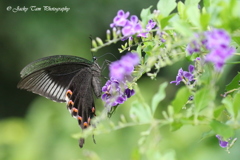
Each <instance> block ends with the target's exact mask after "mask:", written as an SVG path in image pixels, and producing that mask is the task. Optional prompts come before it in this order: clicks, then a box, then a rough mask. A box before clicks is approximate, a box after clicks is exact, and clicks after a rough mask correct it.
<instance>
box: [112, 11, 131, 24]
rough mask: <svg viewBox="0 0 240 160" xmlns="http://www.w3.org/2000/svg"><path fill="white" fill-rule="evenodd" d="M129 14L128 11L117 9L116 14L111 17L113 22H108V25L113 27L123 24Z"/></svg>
mask: <svg viewBox="0 0 240 160" xmlns="http://www.w3.org/2000/svg"><path fill="white" fill-rule="evenodd" d="M129 14H130V13H129V12H126V13H125V12H124V11H123V10H119V11H118V13H117V16H116V17H114V19H113V23H112V24H110V27H111V28H113V27H115V26H122V27H123V26H125V24H126V23H127V22H128V19H127V18H128V16H129Z"/></svg>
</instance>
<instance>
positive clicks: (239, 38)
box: [232, 29, 240, 45]
mask: <svg viewBox="0 0 240 160" xmlns="http://www.w3.org/2000/svg"><path fill="white" fill-rule="evenodd" d="M232 40H233V41H234V42H236V43H237V44H238V45H240V30H239V29H238V30H236V31H234V33H233V34H232Z"/></svg>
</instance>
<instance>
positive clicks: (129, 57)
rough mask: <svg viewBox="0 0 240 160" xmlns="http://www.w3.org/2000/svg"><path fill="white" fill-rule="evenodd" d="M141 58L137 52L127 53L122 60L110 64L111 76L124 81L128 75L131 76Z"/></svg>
mask: <svg viewBox="0 0 240 160" xmlns="http://www.w3.org/2000/svg"><path fill="white" fill-rule="evenodd" d="M139 61H140V59H139V56H138V54H136V53H131V52H129V53H127V54H126V55H125V56H123V57H122V58H121V59H120V60H118V61H115V62H113V63H111V64H110V67H109V70H110V74H109V77H113V78H114V79H117V80H119V81H123V80H124V79H125V78H126V77H128V76H130V75H131V74H132V72H133V70H134V66H136V65H137V64H138V63H139Z"/></svg>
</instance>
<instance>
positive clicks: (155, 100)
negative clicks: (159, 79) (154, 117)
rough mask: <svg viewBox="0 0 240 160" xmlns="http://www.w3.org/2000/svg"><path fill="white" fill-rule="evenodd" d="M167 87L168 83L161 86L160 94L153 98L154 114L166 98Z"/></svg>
mask: <svg viewBox="0 0 240 160" xmlns="http://www.w3.org/2000/svg"><path fill="white" fill-rule="evenodd" d="M166 87H167V82H165V83H163V84H161V85H160V86H159V89H158V92H157V93H156V94H155V95H154V96H153V99H152V114H154V112H155V111H156V109H157V106H158V104H159V103H160V102H161V101H162V100H163V99H164V98H165V97H166V93H165V88H166Z"/></svg>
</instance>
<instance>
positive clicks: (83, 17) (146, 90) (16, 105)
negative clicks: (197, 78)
mask: <svg viewBox="0 0 240 160" xmlns="http://www.w3.org/2000/svg"><path fill="white" fill-rule="evenodd" d="M157 2H158V0H148V1H146V0H122V1H119V0H92V1H87V0H70V1H63V0H58V1H57V0H48V1H46V0H43V1H30V0H22V1H7V0H1V1H0V15H1V16H0V17H1V22H0V23H1V24H0V46H1V47H0V48H1V58H0V77H1V81H0V82H1V83H0V160H33V159H34V160H86V159H101V160H112V159H115V160H127V159H147V156H144V155H140V153H139V151H138V143H137V141H138V139H139V138H140V137H141V136H140V132H141V131H144V129H146V128H147V127H146V126H140V127H139V126H138V127H129V128H126V129H122V130H118V131H115V132H111V133H109V134H102V135H98V136H95V139H96V141H97V144H94V143H93V142H92V138H91V137H90V138H88V139H86V143H85V146H84V148H83V149H79V147H78V140H77V139H74V138H73V137H72V135H73V134H76V133H78V132H80V131H81V129H80V128H79V126H78V124H77V121H76V120H75V119H73V118H71V116H70V115H69V113H68V111H67V109H66V105H65V104H59V103H55V102H52V101H50V100H48V99H46V98H43V97H40V96H38V95H34V94H32V93H29V92H27V91H24V90H18V89H17V88H16V86H17V83H18V81H19V80H20V74H19V73H20V71H21V69H22V68H23V67H24V66H25V65H27V64H28V63H30V62H32V61H34V60H36V59H38V58H42V57H45V56H51V55H59V54H65V55H67V54H68V55H76V56H80V57H84V58H86V59H91V58H92V55H91V52H90V47H91V43H90V39H89V37H90V36H92V37H101V38H102V39H105V32H106V30H107V29H109V24H110V23H112V19H113V17H114V16H115V15H116V13H117V11H118V10H119V9H123V10H124V11H130V13H131V14H135V15H138V16H139V14H140V11H141V10H142V9H143V8H147V7H149V6H151V5H153V6H156V4H157ZM8 6H10V7H12V8H17V7H18V6H19V7H24V6H25V7H26V8H29V9H30V6H36V7H40V8H42V11H30V10H28V11H27V12H22V11H19V12H16V13H14V12H13V11H12V10H10V11H7V7H8ZM43 6H51V7H65V6H66V7H68V8H70V10H69V11H68V12H67V13H66V12H63V13H62V12H58V13H55V12H51V11H43ZM117 46H118V44H116V45H113V46H109V47H106V48H105V49H102V50H100V51H99V52H97V53H94V54H95V56H101V55H103V54H105V53H113V54H114V53H117ZM115 55H116V56H117V57H120V55H118V54H115ZM104 59H108V60H114V59H113V57H112V56H105V57H104V58H102V59H100V61H99V64H100V65H101V64H102V61H103V60H104ZM183 64H184V62H179V63H177V64H176V65H175V66H172V67H167V68H164V69H162V71H161V72H160V75H159V77H158V78H157V80H155V81H151V80H150V79H149V78H147V77H143V78H142V79H141V80H140V81H139V87H140V89H141V91H142V94H143V95H144V97H145V98H146V101H147V102H150V100H151V98H152V95H153V94H154V93H155V92H157V89H158V86H159V85H160V84H161V83H162V82H163V81H168V82H169V81H171V80H174V79H175V75H176V73H177V70H178V68H179V67H180V66H183ZM185 69H187V68H185ZM235 73H236V72H233V75H230V76H229V77H230V78H231V77H233V76H234V74H235ZM104 74H105V76H107V71H105V72H104ZM224 77H226V76H224ZM226 82H228V80H226V79H225V78H223V80H222V82H221V84H225V83H226ZM156 86H157V87H156ZM177 88H178V87H176V86H175V85H169V86H168V87H167V98H166V99H165V100H164V103H163V104H161V106H160V109H159V112H158V113H159V115H156V116H160V114H161V110H162V109H161V107H162V108H166V106H167V104H168V103H169V101H170V100H172V99H173V98H174V95H175V92H176V89H177ZM134 100H135V98H134V97H132V98H131V99H130V100H129V101H128V102H127V103H125V104H124V105H121V106H120V107H119V108H118V109H117V112H115V114H114V115H113V116H112V118H111V120H113V121H116V122H117V121H118V120H119V117H120V115H121V114H124V115H126V116H128V111H129V106H130V104H131V102H132V101H134ZM164 104H165V105H164ZM96 106H98V108H97V110H98V112H97V114H98V113H99V112H100V111H102V110H103V109H104V108H103V104H102V102H101V100H97V104H96ZM208 130H209V128H205V127H199V126H198V127H194V126H187V127H183V128H181V129H180V130H178V131H176V132H169V131H168V128H167V127H166V128H162V129H161V131H160V132H161V133H162V135H163V136H161V137H160V145H161V147H159V152H161V153H164V152H169V153H172V154H175V155H176V159H181V160H188V159H194V160H202V159H211V160H214V159H225V160H226V159H231V160H238V159H239V151H238V148H239V147H240V144H239V143H238V142H237V143H236V145H235V146H234V148H233V149H232V150H231V154H227V152H225V151H224V149H221V148H220V147H219V146H218V141H217V139H216V138H215V137H210V138H207V139H204V140H202V141H200V139H201V134H202V132H203V131H208ZM196 140H199V141H196ZM150 149H151V148H150ZM166 159H168V158H167V156H166Z"/></svg>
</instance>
